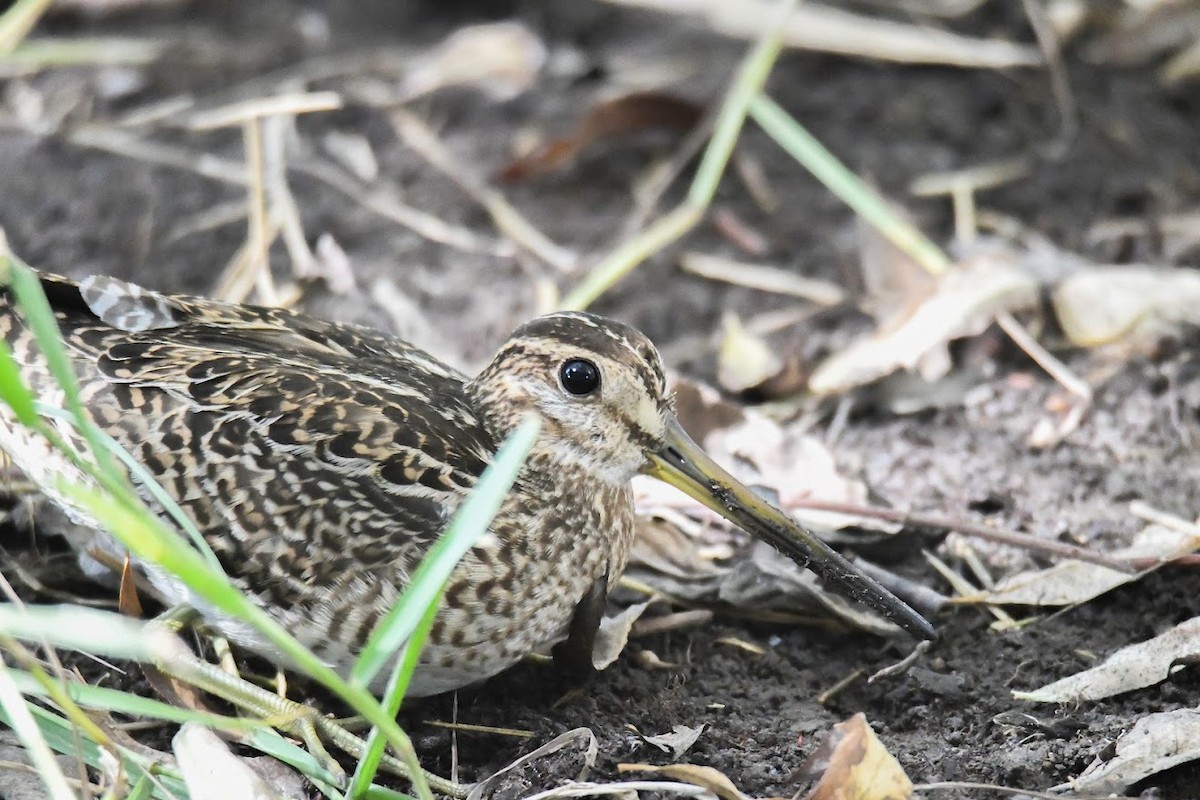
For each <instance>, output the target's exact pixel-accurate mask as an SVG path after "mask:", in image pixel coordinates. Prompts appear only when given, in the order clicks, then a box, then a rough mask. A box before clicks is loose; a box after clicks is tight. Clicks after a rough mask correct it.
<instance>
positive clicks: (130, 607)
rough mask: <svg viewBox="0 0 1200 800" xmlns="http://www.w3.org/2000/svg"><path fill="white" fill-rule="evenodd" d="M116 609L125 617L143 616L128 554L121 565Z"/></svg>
mask: <svg viewBox="0 0 1200 800" xmlns="http://www.w3.org/2000/svg"><path fill="white" fill-rule="evenodd" d="M117 610H118V611H120V612H121V613H122V614H124V615H125V616H127V617H134V618H135V619H141V618H142V617H143V616H144V612H143V611H142V601H141V599H139V598H138V590H137V578H136V576H135V575H134V573H133V560H132V559H131V558H130V557H129V555H128V554H126V556H125V562H124V563H123V564H122V565H121V588H120V589H119V590H118V593H117Z"/></svg>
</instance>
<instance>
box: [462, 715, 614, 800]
mask: <svg viewBox="0 0 1200 800" xmlns="http://www.w3.org/2000/svg"><path fill="white" fill-rule="evenodd" d="M576 745H583V768H582V770H581V773H586V772H587V771H588V770H590V769H591V768H592V767H594V766H595V765H596V756H597V755H599V753H600V743H599V742H598V741H596V734H594V733H592V731H591V729H590V728H573V729H571V730H569V731H567V732H566V733H562V734H559V735H558V736H555V737H554V738H553V739H551V740H550V741H548V742H546V743H545V744H544V745H542V746H541V747H539V748H537V749H536V750H534V751H533V752H532V753H526V754H525V755H523V756H521V757H520V758H518V759H517V760H516V761H514V762H512V763H511V764H509V765H508V766H507V767H501V768H500V769H498V770H496V772H494V773H492V774H491V775H490V776H488V777H487V778H485V779H484V780H482V781H480V782H479V783H477V784H475V785H474V786H472V787H471V791H470V793H469V794H468V795H467V800H483V798H485V797H488V796H489V792H490V791H491V790H492V787H494V786H495V785H496V784H497V783H500V782H501V781H502V780H503V779H504V776H506V775H508V774H509V773H510V772H515V771H516V770H518V769H520V768H521V767H523V766H525V765H526V764H529V763H531V762H533V761H537V760H538V759H540V758H545V757H546V756H549V755H553V754H555V753H557V752H559V751H560V750H564V749H566V748H568V747H572V746H576Z"/></svg>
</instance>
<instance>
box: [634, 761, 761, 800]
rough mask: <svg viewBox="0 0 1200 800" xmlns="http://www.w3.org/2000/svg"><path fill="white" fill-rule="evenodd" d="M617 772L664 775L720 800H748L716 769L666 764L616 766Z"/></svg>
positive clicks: (694, 765)
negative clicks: (660, 765)
mask: <svg viewBox="0 0 1200 800" xmlns="http://www.w3.org/2000/svg"><path fill="white" fill-rule="evenodd" d="M617 772H652V773H656V774H658V775H666V776H667V777H668V778H673V779H674V780H677V781H682V782H684V783H690V784H692V785H694V786H700V787H702V788H704V789H707V790H708V791H710V792H712V793H713V794H715V795H716V796H717V797H719V798H721V800H750V798H749V797H748V796H747V795H744V794H742V792H741V790H739V789H738V788H737V787H736V786H734V785H733V781H731V780H729V778H728V777H727V776H726V775H725V773H723V772H721V771H720V770H718V769H715V768H713V767H702V766H699V765H696V764H668V765H667V766H665V767H656V766H653V765H651V764H618V765H617Z"/></svg>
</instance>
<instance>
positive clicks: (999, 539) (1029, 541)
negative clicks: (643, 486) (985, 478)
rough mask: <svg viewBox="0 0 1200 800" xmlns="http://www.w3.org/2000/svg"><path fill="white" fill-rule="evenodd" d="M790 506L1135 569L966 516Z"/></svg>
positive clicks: (826, 504) (804, 503)
mask: <svg viewBox="0 0 1200 800" xmlns="http://www.w3.org/2000/svg"><path fill="white" fill-rule="evenodd" d="M788 508H789V509H808V510H811V511H830V512H833V513H836V514H850V515H853V516H861V517H870V518H872V519H881V520H885V521H887V522H898V523H900V524H902V525H911V526H915V527H919V528H944V529H946V530H951V531H954V532H955V533H960V534H962V535H963V536H971V537H974V538H976V539H984V540H985V541H989V542H996V543H997V544H1006V545H1009V546H1010V547H1018V548H1020V549H1022V550H1033V551H1035V552H1041V553H1046V554H1048V555H1055V556H1061V557H1062V558H1073V559H1075V560H1076V561H1087V562H1088V563H1091V564H1099V565H1100V566H1102V567H1108V568H1109V569H1115V570H1117V571H1119V572H1128V573H1132V572H1136V570H1135V569H1134V568H1133V567H1132V566H1131V565H1130V563H1129V561H1128V560H1126V559H1122V558H1114V557H1113V556H1109V555H1105V554H1104V553H1097V552H1094V551H1092V550H1088V549H1087V548H1085V547H1079V546H1078V545H1073V544H1065V543H1063V542H1056V541H1052V540H1050V539H1041V538H1039V537H1037V536H1031V535H1030V534H1028V533H1020V532H1019V531H1012V530H1004V529H1002V528H992V527H989V526H987V525H980V524H978V523H974V522H968V521H967V520H964V519H958V518H955V517H944V516H941V515H939V514H921V513H915V512H912V511H902V510H900V509H895V508H882V507H880V506H866V505H859V504H858V503H841V502H837V501H834V500H814V499H802V500H793V501H790V502H789V503H788Z"/></svg>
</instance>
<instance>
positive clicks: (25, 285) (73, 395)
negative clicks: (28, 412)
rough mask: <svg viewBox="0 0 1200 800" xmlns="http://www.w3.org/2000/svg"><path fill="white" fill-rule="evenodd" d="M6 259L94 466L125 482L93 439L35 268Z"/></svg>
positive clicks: (11, 279) (92, 429) (14, 286)
mask: <svg viewBox="0 0 1200 800" xmlns="http://www.w3.org/2000/svg"><path fill="white" fill-rule="evenodd" d="M7 261H8V270H7V271H8V279H9V283H10V284H11V286H12V290H13V293H14V294H15V295H16V298H17V303H18V304H19V305H20V306H21V312H22V314H23V315H24V316H25V322H26V323H27V324H28V325H29V330H30V331H32V332H33V336H34V339H35V340H36V341H37V344H38V348H39V349H40V350H41V351H42V355H43V356H44V357H45V359H46V365H47V366H48V367H49V369H50V374H51V375H53V376H54V380H56V381H57V382H58V385H59V386H60V387H61V388H62V390H63V393H64V394H65V395H66V402H67V409H68V410H69V411H71V413H73V414H74V415H75V418H76V420H77V425H78V427H79V431H80V433H82V434H83V436H84V438H86V439H87V442H88V444H89V445H90V446H91V449H92V453H91V455H92V458H94V459H95V461H96V466H97V467H98V468H99V469H100V471H101V472H103V473H104V474H105V475H107V476H109V477H110V478H111V479H112V480H114V481H116V482H118V483H124V481H125V475H124V474H123V473H121V472H120V471H119V470H118V469H117V466H116V464H115V462H113V461H112V459H111V458H109V456H108V453H107V452H105V450H104V449H103V448H102V447H100V446H99V443H98V442H97V441H95V440H94V439H95V425H93V424H92V422H91V417H90V416H88V413H87V409H85V408H84V407H83V400H82V398H81V397H80V394H79V382H78V380H76V377H75V367H74V365H73V364H72V363H71V357H70V356H69V355H68V354H67V348H66V346H65V345H64V344H63V342H62V336H61V335H60V333H59V330H58V322H57V321H56V320H55V319H54V311H53V309H51V308H50V301H48V300H47V299H46V293H45V292H43V291H42V284H41V279H40V278H39V277H38V274H37V273H36V272H34V271H33V270H32V269H31V268H30V267H29V266H28V265H26V264H25V263H23V262H22V261H20V260H19V259H17V258H16V257H15V256H13V255H11V254H10V255H8V257H7Z"/></svg>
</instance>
